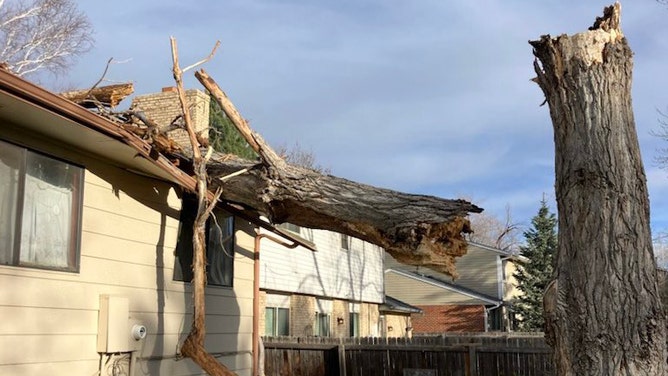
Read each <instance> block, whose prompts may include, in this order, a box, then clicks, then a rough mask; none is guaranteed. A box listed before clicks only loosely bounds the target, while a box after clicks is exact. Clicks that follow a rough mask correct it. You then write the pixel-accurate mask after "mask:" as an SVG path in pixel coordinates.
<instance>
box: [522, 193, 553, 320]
mask: <svg viewBox="0 0 668 376" xmlns="http://www.w3.org/2000/svg"><path fill="white" fill-rule="evenodd" d="M531 225H532V227H531V229H529V230H527V231H525V232H524V239H525V241H526V244H525V245H523V246H521V247H520V254H521V255H522V256H524V257H526V260H525V261H524V262H522V263H521V264H520V265H519V267H518V268H517V271H516V272H515V275H514V276H515V279H516V280H517V288H518V289H519V290H520V291H521V292H522V293H523V295H522V296H520V298H519V299H518V300H517V301H516V303H515V314H516V315H517V317H518V320H519V328H518V329H519V330H521V331H542V330H543V329H544V325H545V320H544V319H543V293H544V292H545V288H546V287H547V285H548V283H550V281H551V280H552V278H553V276H552V272H553V270H554V263H553V260H554V255H555V252H556V250H557V230H556V226H557V218H556V216H555V215H554V213H550V211H549V209H548V207H547V203H546V201H545V199H543V200H542V201H541V206H540V209H538V214H537V215H536V216H535V217H533V219H532V220H531Z"/></svg>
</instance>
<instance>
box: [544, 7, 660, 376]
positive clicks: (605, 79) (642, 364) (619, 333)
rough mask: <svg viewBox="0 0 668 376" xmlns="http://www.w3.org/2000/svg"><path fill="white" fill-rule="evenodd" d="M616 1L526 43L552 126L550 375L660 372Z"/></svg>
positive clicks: (641, 185)
mask: <svg viewBox="0 0 668 376" xmlns="http://www.w3.org/2000/svg"><path fill="white" fill-rule="evenodd" d="M619 17H620V6H619V3H617V4H615V5H614V6H611V7H608V8H606V9H605V11H604V16H603V17H600V18H597V20H596V23H595V24H594V26H593V27H592V28H590V30H589V31H587V32H584V33H581V34H576V35H573V36H565V35H564V36H560V37H558V38H555V39H553V38H551V37H550V36H543V37H542V38H541V39H540V40H538V41H533V42H531V45H532V46H533V47H534V54H535V56H536V57H537V59H538V61H540V64H538V62H536V63H535V70H536V73H537V75H538V77H537V78H536V82H537V83H538V85H539V86H540V87H541V89H542V90H543V92H544V93H545V96H546V100H547V103H548V104H549V107H550V115H551V117H552V122H553V125H554V140H555V168H556V184H555V186H556V198H557V206H558V213H559V245H558V251H557V255H556V265H555V273H556V279H555V281H554V282H553V283H552V284H551V285H550V286H551V287H549V288H548V291H547V292H546V294H545V296H544V299H545V316H546V336H547V339H548V341H549V342H550V343H551V344H552V346H553V347H554V349H555V355H554V357H555V364H556V367H557V374H558V375H597V376H598V375H665V374H666V327H665V317H664V312H663V309H662V307H661V302H660V299H659V293H658V288H657V271H656V263H655V261H654V255H653V251H652V240H651V236H650V228H649V200H648V195H647V185H646V179H645V173H644V170H643V166H642V160H641V158H640V150H639V146H638V139H637V136H636V131H635V123H634V119H633V111H632V105H631V74H632V60H631V57H632V53H631V50H630V48H629V46H628V44H627V42H626V39H625V38H624V36H623V34H622V32H621V30H620V28H619V20H620V19H619Z"/></svg>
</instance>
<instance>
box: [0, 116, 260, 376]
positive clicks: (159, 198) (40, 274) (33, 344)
mask: <svg viewBox="0 0 668 376" xmlns="http://www.w3.org/2000/svg"><path fill="white" fill-rule="evenodd" d="M0 125H1V124H0ZM7 129H8V128H6V127H2V126H0V138H3V139H9V140H10V141H15V142H20V143H23V144H31V145H32V146H33V147H34V148H36V149H37V150H41V151H43V152H47V153H49V154H51V155H55V156H58V157H61V158H64V159H67V160H69V161H71V162H74V163H77V164H80V165H84V166H86V171H85V186H84V193H83V194H84V199H83V212H82V216H83V218H82V233H81V256H80V272H79V273H68V272H57V271H47V270H38V269H29V268H23V267H14V266H3V265H0V285H1V286H3V288H2V289H1V290H0V317H2V320H0V349H2V350H1V351H0V374H1V375H37V374H48V375H92V374H96V372H97V371H98V369H99V367H100V363H101V362H100V359H101V356H100V355H99V354H98V353H97V351H96V350H97V349H96V345H97V330H98V314H99V304H100V303H99V302H100V295H103V294H111V295H118V296H122V297H127V298H128V299H129V305H130V316H131V317H132V318H133V319H136V320H138V321H140V322H141V323H143V324H144V325H146V327H147V329H148V336H147V338H146V339H145V340H144V341H143V344H142V345H141V349H140V350H139V351H138V352H137V355H138V364H137V374H155V375H158V374H161V375H195V374H201V370H200V369H199V367H197V366H196V365H195V364H194V363H192V362H191V361H190V360H179V361H176V359H175V355H176V352H177V349H178V347H179V344H180V341H182V340H183V339H184V338H185V336H186V334H187V333H188V331H189V328H190V323H191V320H192V300H191V295H192V293H191V289H190V287H189V286H188V285H187V284H185V283H183V282H179V281H174V280H173V266H174V248H175V245H176V240H177V236H178V230H179V221H178V218H179V210H180V199H179V197H178V195H177V192H176V191H175V190H174V188H173V187H172V186H171V185H169V184H166V183H163V182H160V181H157V180H154V179H150V178H146V177H142V176H139V175H136V174H133V173H129V172H127V171H125V170H122V169H119V168H116V167H113V166H111V165H108V164H106V163H105V162H102V161H100V160H97V159H95V158H92V157H88V156H86V155H84V154H80V153H78V152H76V151H72V150H71V148H68V147H67V146H65V145H63V146H54V145H53V144H51V143H49V142H48V141H44V140H42V141H40V140H39V138H36V137H34V135H21V134H20V133H11V134H9V133H8V130H7ZM249 233H252V227H251V226H250V225H249V224H248V223H244V222H242V221H237V222H236V240H237V248H236V253H235V262H234V268H235V270H234V273H235V278H234V287H233V288H216V287H208V288H207V292H206V293H207V296H206V304H207V337H206V347H207V349H208V350H209V351H211V352H214V353H221V354H223V355H222V356H221V357H219V358H218V359H219V360H220V361H222V362H223V363H225V364H226V365H228V367H230V368H231V369H233V370H235V371H236V372H237V373H238V374H240V375H250V368H251V332H252V294H253V293H252V291H253V288H252V286H253V282H252V276H253V265H252V249H253V237H252V236H250V235H248V234H249ZM8 286H11V288H7V287H8ZM104 360H106V357H105V359H104Z"/></svg>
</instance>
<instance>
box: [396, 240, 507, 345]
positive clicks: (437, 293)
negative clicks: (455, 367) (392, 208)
mask: <svg viewBox="0 0 668 376" xmlns="http://www.w3.org/2000/svg"><path fill="white" fill-rule="evenodd" d="M516 258H517V256H515V255H513V254H510V253H508V252H505V251H503V250H500V249H496V248H493V247H489V246H486V245H482V244H477V243H473V242H469V247H468V250H467V253H466V255H464V256H462V257H460V258H459V259H457V272H458V273H459V277H458V278H457V279H455V280H453V279H452V278H451V277H449V276H447V275H445V274H442V273H439V272H436V271H433V270H431V269H428V268H424V267H416V266H408V265H403V264H401V263H399V262H397V261H396V260H394V259H393V258H392V257H391V256H389V255H387V254H386V255H385V290H386V293H387V294H389V295H391V296H393V297H395V298H397V299H400V300H402V301H404V302H406V303H408V304H411V305H414V306H416V307H418V308H420V309H421V310H422V311H423V312H422V313H420V314H413V315H412V318H413V332H414V334H425V333H442V332H485V331H495V330H510V319H509V317H510V312H509V309H508V307H509V304H510V302H511V301H512V298H513V295H512V294H515V293H516V291H514V290H513V289H512V286H513V277H512V271H513V270H514V269H513V263H514V260H515V259H516Z"/></svg>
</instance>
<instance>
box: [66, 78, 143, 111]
mask: <svg viewBox="0 0 668 376" xmlns="http://www.w3.org/2000/svg"><path fill="white" fill-rule="evenodd" d="M134 91H135V88H134V84H133V83H132V82H128V83H125V84H116V85H108V86H100V87H96V88H93V89H85V90H76V91H68V92H64V93H60V95H61V96H63V97H65V98H67V99H69V100H71V101H72V102H74V103H76V104H79V105H81V106H83V107H90V108H94V107H95V103H94V101H98V102H100V103H103V104H105V105H107V106H111V107H116V106H118V104H119V103H120V102H121V101H122V100H123V99H125V98H126V97H128V96H129V95H131V94H132V93H134Z"/></svg>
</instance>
